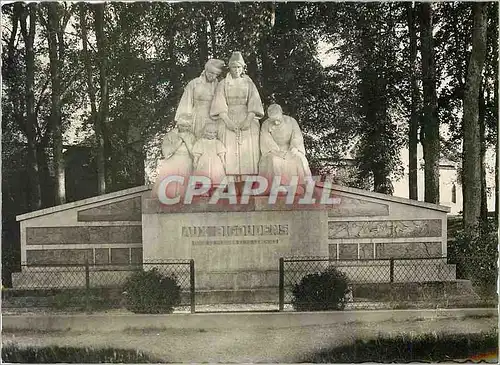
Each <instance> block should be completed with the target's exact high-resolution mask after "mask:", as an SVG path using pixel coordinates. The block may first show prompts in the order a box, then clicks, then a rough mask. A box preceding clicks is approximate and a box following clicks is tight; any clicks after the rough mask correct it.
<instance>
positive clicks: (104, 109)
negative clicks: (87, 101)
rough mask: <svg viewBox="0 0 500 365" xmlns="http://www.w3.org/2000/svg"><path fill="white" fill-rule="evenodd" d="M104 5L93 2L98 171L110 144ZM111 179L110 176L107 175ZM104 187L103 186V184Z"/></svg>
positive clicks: (102, 169) (100, 187) (104, 167)
mask: <svg viewBox="0 0 500 365" xmlns="http://www.w3.org/2000/svg"><path fill="white" fill-rule="evenodd" d="M104 7H105V3H99V4H94V11H95V12H94V13H95V23H94V28H95V36H96V42H97V59H98V62H99V87H100V91H101V92H100V94H101V95H100V96H101V98H100V101H99V109H98V112H97V118H96V123H95V133H96V138H97V141H98V144H99V147H98V151H100V152H101V151H102V153H99V154H98V161H97V165H98V166H101V167H100V168H99V167H98V171H101V173H102V172H105V171H106V170H107V166H108V164H107V163H106V162H107V161H106V157H107V158H109V157H110V150H109V149H110V146H109V143H108V141H107V138H106V124H107V120H108V114H109V91H108V80H107V69H108V66H107V64H108V59H107V54H106V38H105V36H104ZM102 178H103V179H104V181H106V183H105V184H107V183H108V182H109V180H108V179H106V176H103V177H102ZM109 178H110V179H111V177H109ZM99 181H100V183H99V190H100V191H102V188H103V187H102V186H101V183H102V181H101V177H100V178H99ZM104 188H105V186H104Z"/></svg>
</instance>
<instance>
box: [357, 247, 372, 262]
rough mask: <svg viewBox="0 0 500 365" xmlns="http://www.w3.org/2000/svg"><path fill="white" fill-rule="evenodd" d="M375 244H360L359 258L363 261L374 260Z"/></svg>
mask: <svg viewBox="0 0 500 365" xmlns="http://www.w3.org/2000/svg"><path fill="white" fill-rule="evenodd" d="M373 248H374V244H373V243H360V244H359V258H360V259H361V260H366V259H373V258H374V257H373V253H374V252H373V251H374V250H373Z"/></svg>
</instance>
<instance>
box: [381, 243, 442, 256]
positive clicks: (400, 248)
mask: <svg viewBox="0 0 500 365" xmlns="http://www.w3.org/2000/svg"><path fill="white" fill-rule="evenodd" d="M441 246H442V243H441V242H388V243H376V244H375V250H376V252H375V254H376V258H378V259H389V258H391V257H393V258H419V257H439V256H441V255H442V247H441Z"/></svg>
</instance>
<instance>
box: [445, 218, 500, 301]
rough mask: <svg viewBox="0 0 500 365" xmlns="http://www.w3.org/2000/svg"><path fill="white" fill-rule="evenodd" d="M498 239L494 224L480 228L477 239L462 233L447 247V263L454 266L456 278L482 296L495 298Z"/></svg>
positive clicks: (462, 231)
mask: <svg viewBox="0 0 500 365" xmlns="http://www.w3.org/2000/svg"><path fill="white" fill-rule="evenodd" d="M497 258H498V235H497V228H496V225H495V224H491V223H490V224H488V225H482V226H481V227H480V228H479V236H478V237H475V236H472V235H471V234H470V232H466V231H464V230H459V231H457V233H456V234H455V240H454V241H452V242H450V243H449V244H448V260H449V262H450V263H454V264H457V278H460V279H469V280H471V281H472V283H473V284H474V286H475V287H477V288H478V289H481V291H482V292H483V294H495V293H496V282H497V276H498V267H497Z"/></svg>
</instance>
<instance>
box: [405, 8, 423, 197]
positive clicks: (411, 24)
mask: <svg viewBox="0 0 500 365" xmlns="http://www.w3.org/2000/svg"><path fill="white" fill-rule="evenodd" d="M406 6H407V16H408V33H409V38H410V43H409V48H410V50H409V51H410V52H409V58H408V61H409V62H408V63H409V69H410V87H411V106H410V128H409V129H408V152H409V165H408V170H409V178H408V190H409V194H408V196H409V198H410V199H413V200H418V156H417V146H418V124H419V123H418V121H419V106H420V105H419V104H420V91H419V88H418V84H417V72H418V65H417V30H416V18H417V12H416V8H415V7H414V5H413V4H412V3H409V2H408V3H406Z"/></svg>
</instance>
